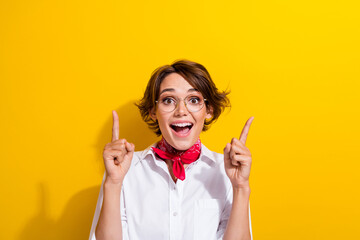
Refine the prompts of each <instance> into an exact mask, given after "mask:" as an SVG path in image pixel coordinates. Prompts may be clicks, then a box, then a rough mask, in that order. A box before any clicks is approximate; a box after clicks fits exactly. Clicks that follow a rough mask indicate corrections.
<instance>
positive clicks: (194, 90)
mask: <svg viewBox="0 0 360 240" xmlns="http://www.w3.org/2000/svg"><path fill="white" fill-rule="evenodd" d="M164 92H175V89H174V88H165V89H164V90H162V91H161V93H160V94H159V95H161V94H163V93H164ZM188 92H199V90H197V89H195V88H190V89H189V90H188Z"/></svg>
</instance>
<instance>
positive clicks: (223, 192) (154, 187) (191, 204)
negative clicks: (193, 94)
mask: <svg viewBox="0 0 360 240" xmlns="http://www.w3.org/2000/svg"><path fill="white" fill-rule="evenodd" d="M153 146H155V144H153V145H152V146H150V147H148V148H147V149H145V150H144V151H139V152H135V153H134V156H133V159H132V162H131V167H130V169H129V171H128V173H127V174H126V176H125V179H124V181H123V186H122V189H121V196H120V206H121V208H120V209H121V210H120V212H121V221H122V228H123V229H122V232H123V240H128V239H131V240H165V239H166V240H192V239H194V240H202V239H204V240H212V239H222V238H223V235H224V232H225V229H226V225H227V222H228V219H229V215H230V211H231V206H232V194H233V190H232V185H231V182H230V180H229V178H228V177H227V175H226V173H225V169H224V156H223V154H219V153H216V152H212V151H210V150H209V149H207V148H206V147H205V146H204V144H201V154H200V157H199V159H198V160H197V161H195V162H193V163H191V164H189V165H188V167H187V168H185V176H186V178H185V180H184V181H181V180H179V179H178V180H177V181H176V183H175V182H174V181H173V179H172V178H171V176H170V174H169V170H168V167H167V165H166V162H165V161H163V160H162V159H160V158H158V157H157V156H156V154H155V153H154V152H153V151H152V150H151V147H153ZM104 180H105V174H104V178H103V181H102V184H101V188H100V193H99V197H98V201H97V205H96V210H95V215H94V219H93V222H92V226H91V231H90V237H89V240H96V238H95V228H96V225H97V222H98V219H99V215H100V210H101V206H102V202H103V185H104ZM249 224H250V233H251V239H252V231H251V217H250V209H249Z"/></svg>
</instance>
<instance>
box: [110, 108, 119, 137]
mask: <svg viewBox="0 0 360 240" xmlns="http://www.w3.org/2000/svg"><path fill="white" fill-rule="evenodd" d="M112 113H113V128H112V141H115V140H118V139H119V116H118V115H117V113H116V111H115V110H113V111H112Z"/></svg>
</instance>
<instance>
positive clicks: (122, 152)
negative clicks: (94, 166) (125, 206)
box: [103, 111, 135, 184]
mask: <svg viewBox="0 0 360 240" xmlns="http://www.w3.org/2000/svg"><path fill="white" fill-rule="evenodd" d="M134 150H135V146H134V144H132V143H128V142H127V141H126V139H120V140H119V116H118V115H117V113H116V111H113V128H112V142H111V143H108V144H106V145H105V148H104V152H103V159H104V165H105V170H106V179H107V180H108V181H110V182H111V183H115V184H118V183H122V181H123V180H124V177H125V175H126V173H127V171H128V170H129V168H130V165H131V160H132V157H133V154H134Z"/></svg>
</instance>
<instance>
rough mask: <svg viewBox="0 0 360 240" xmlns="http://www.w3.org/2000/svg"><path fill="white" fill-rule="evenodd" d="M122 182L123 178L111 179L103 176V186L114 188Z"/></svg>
mask: <svg viewBox="0 0 360 240" xmlns="http://www.w3.org/2000/svg"><path fill="white" fill-rule="evenodd" d="M122 184H123V179H111V178H108V177H106V178H105V182H104V186H106V187H109V188H116V187H120V188H121V186H122Z"/></svg>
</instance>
